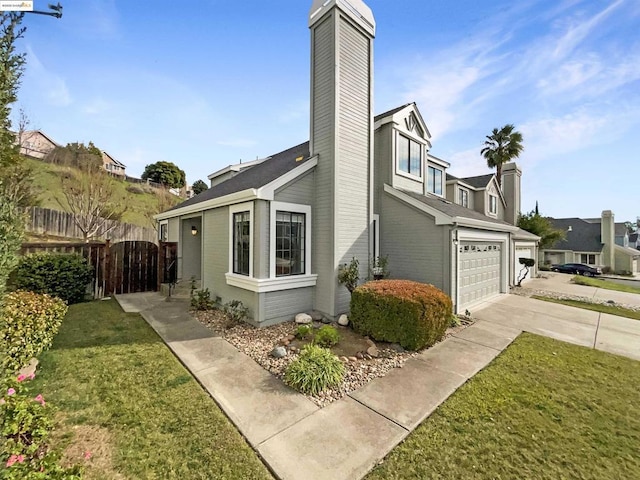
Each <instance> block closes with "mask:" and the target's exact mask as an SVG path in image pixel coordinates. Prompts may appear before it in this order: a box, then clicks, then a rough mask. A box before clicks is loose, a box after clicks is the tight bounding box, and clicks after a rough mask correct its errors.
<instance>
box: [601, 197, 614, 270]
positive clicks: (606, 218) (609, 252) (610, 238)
mask: <svg viewBox="0 0 640 480" xmlns="http://www.w3.org/2000/svg"><path fill="white" fill-rule="evenodd" d="M600 235H601V241H602V259H601V263H602V266H604V267H610V268H615V266H616V261H615V250H614V244H615V240H616V237H615V221H614V215H613V212H612V211H611V210H603V211H602V220H601V222H600Z"/></svg>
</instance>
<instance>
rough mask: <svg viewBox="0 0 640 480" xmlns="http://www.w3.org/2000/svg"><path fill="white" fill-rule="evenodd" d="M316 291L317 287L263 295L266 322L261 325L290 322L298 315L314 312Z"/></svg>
mask: <svg viewBox="0 0 640 480" xmlns="http://www.w3.org/2000/svg"><path fill="white" fill-rule="evenodd" d="M314 291H315V287H308V288H295V289H293V290H282V291H280V292H268V293H264V294H262V295H263V304H264V320H263V322H261V325H271V324H275V323H280V322H283V321H290V320H293V319H294V317H295V316H296V314H298V313H301V312H308V311H310V310H312V309H313V301H314Z"/></svg>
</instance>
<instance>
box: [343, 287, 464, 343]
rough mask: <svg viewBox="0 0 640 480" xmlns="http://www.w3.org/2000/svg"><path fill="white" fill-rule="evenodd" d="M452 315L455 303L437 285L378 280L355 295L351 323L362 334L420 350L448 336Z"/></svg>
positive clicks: (355, 292)
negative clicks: (445, 335)
mask: <svg viewBox="0 0 640 480" xmlns="http://www.w3.org/2000/svg"><path fill="white" fill-rule="evenodd" d="M452 314H453V306H452V302H451V299H450V298H449V297H448V296H447V295H446V294H445V293H444V292H442V290H439V289H437V288H436V287H434V286H433V285H428V284H424V283H418V282H413V281H410V280H377V281H373V282H368V283H365V284H364V285H361V286H359V287H358V288H356V289H355V290H354V291H353V294H352V296H351V315H350V317H349V319H350V320H351V323H352V325H353V328H354V330H355V331H357V332H359V333H361V334H364V335H369V336H370V337H372V338H373V339H375V340H378V341H381V342H392V343H399V344H400V345H402V346H403V347H404V348H406V349H408V350H418V349H421V348H424V347H428V346H431V345H433V344H434V343H436V342H437V341H438V340H440V339H441V338H442V337H443V336H444V333H445V331H446V329H447V327H448V325H449V322H450V319H451V316H452Z"/></svg>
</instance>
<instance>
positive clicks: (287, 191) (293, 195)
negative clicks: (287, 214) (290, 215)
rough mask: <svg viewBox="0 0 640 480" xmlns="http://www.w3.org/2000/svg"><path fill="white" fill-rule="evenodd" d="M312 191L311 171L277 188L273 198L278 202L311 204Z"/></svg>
mask: <svg viewBox="0 0 640 480" xmlns="http://www.w3.org/2000/svg"><path fill="white" fill-rule="evenodd" d="M314 193H315V176H314V172H313V171H312V172H309V173H307V174H306V175H304V176H302V177H301V178H297V179H295V180H294V181H292V182H289V183H288V184H286V185H285V186H284V187H282V188H280V189H278V190H277V191H276V193H275V196H274V199H275V200H276V201H278V202H288V203H299V204H302V205H311V204H312V203H313V195H314Z"/></svg>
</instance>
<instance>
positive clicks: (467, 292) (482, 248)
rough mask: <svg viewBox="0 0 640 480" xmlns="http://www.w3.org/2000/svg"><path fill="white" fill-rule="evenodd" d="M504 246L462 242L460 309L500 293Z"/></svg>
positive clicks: (489, 243)
mask: <svg viewBox="0 0 640 480" xmlns="http://www.w3.org/2000/svg"><path fill="white" fill-rule="evenodd" d="M501 257H502V244H500V243H491V242H462V243H461V244H460V257H459V261H460V270H459V272H460V307H459V308H458V310H461V309H464V308H465V307H467V306H468V305H471V304H473V303H476V302H479V301H480V300H486V299H487V298H489V297H492V296H493V295H497V294H498V293H500V283H501V282H500V281H501V278H500V272H501V271H502V268H501V262H500V259H501Z"/></svg>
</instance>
